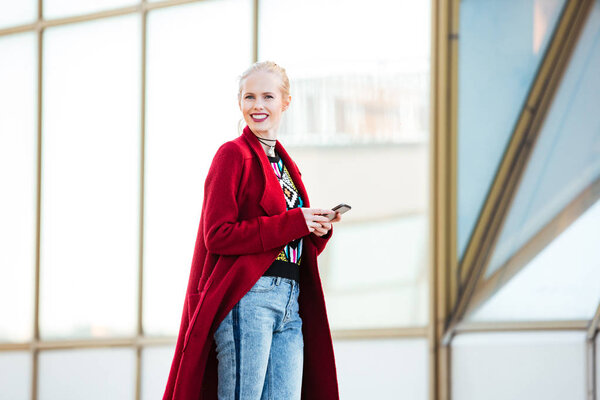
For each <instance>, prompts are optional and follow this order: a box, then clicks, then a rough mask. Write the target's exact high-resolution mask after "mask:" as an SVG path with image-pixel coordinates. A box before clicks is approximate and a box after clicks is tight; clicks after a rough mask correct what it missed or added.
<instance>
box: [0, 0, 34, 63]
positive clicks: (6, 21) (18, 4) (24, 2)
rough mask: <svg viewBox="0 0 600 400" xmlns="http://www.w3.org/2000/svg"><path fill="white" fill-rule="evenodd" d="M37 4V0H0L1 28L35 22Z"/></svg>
mask: <svg viewBox="0 0 600 400" xmlns="http://www.w3.org/2000/svg"><path fill="white" fill-rule="evenodd" d="M37 5H38V2H37V0H19V1H13V0H0V29H2V28H8V27H11V26H17V25H23V24H29V23H32V22H34V21H35V20H36V19H37V9H38V8H37ZM2 60H4V58H3V57H2ZM0 68H1V67H0Z"/></svg>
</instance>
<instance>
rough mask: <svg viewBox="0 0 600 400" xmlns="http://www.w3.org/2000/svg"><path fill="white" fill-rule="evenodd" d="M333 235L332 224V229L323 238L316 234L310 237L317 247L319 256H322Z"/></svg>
mask: <svg viewBox="0 0 600 400" xmlns="http://www.w3.org/2000/svg"><path fill="white" fill-rule="evenodd" d="M331 235H333V224H331V229H330V230H329V232H327V233H326V234H325V235H323V236H317V235H315V234H314V233H311V234H310V235H308V237H310V240H311V241H312V242H313V244H314V245H315V247H316V248H317V255H319V254H321V253H322V252H323V250H325V246H326V245H327V242H328V241H329V239H331Z"/></svg>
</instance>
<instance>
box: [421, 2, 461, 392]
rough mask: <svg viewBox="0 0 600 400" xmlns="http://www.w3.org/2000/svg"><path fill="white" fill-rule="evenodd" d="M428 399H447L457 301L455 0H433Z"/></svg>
mask: <svg viewBox="0 0 600 400" xmlns="http://www.w3.org/2000/svg"><path fill="white" fill-rule="evenodd" d="M431 8H432V16H431V18H432V19H431V21H432V23H431V38H432V44H431V60H432V62H431V117H430V121H431V124H430V126H431V129H430V135H431V140H430V150H429V151H430V157H429V159H430V168H429V169H430V174H431V175H430V185H431V186H430V188H431V190H430V196H429V198H430V200H429V205H430V206H429V208H430V210H431V211H430V213H431V214H430V215H431V218H430V222H429V230H430V240H429V242H430V249H429V257H430V262H429V265H430V269H429V276H430V278H429V280H430V282H429V288H430V289H429V291H430V295H429V296H430V299H431V300H430V317H429V327H428V331H429V335H428V339H429V349H430V350H429V352H430V354H429V382H430V389H429V398H430V399H431V400H436V399H439V400H447V399H449V398H450V389H451V375H450V373H451V371H450V366H451V364H450V357H451V354H450V346H448V345H447V344H444V343H442V341H441V339H442V337H443V335H444V333H445V330H446V321H447V320H448V318H449V316H450V311H451V306H452V304H453V302H454V301H455V297H456V292H457V290H456V287H457V281H456V279H454V278H455V276H456V274H455V273H454V271H456V269H457V266H458V263H457V255H456V235H455V234H454V232H456V209H457V207H456V204H457V203H456V201H457V193H456V188H457V185H456V181H457V168H456V166H457V162H456V161H457V159H456V157H457V112H456V110H457V108H456V107H457V101H456V99H457V87H458V86H457V84H458V79H457V77H458V75H457V74H455V73H453V71H456V69H457V66H458V43H457V38H458V0H432V7H431Z"/></svg>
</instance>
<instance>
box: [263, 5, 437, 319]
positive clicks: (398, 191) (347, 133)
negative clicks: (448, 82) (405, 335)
mask: <svg viewBox="0 0 600 400" xmlns="http://www.w3.org/2000/svg"><path fill="white" fill-rule="evenodd" d="M315 10H318V12H315ZM259 11H260V12H259V15H260V21H261V22H260V26H259V59H260V60H274V61H275V62H277V63H279V64H281V65H282V66H283V67H284V68H285V69H286V71H287V73H288V76H289V78H290V86H291V96H292V102H291V104H290V108H289V109H288V110H287V111H286V112H285V115H284V116H283V118H282V122H281V127H280V132H279V137H281V141H282V143H283V144H284V145H286V146H288V148H289V149H290V152H291V153H292V156H293V157H294V158H295V160H296V163H297V164H298V166H299V168H300V170H301V171H302V179H303V182H304V185H305V186H306V188H307V192H308V195H309V197H310V202H311V206H312V207H323V208H325V207H328V208H330V207H333V206H335V205H337V204H338V203H341V202H344V203H347V204H349V205H351V206H352V210H351V211H350V212H348V213H346V214H345V215H344V217H343V220H342V222H341V223H339V224H337V225H336V227H335V228H334V231H335V232H334V234H333V235H334V238H333V239H332V240H331V241H330V242H329V244H328V245H327V246H328V247H327V248H326V249H325V251H324V252H323V253H322V254H321V255H320V258H319V270H320V273H321V277H322V281H323V285H324V289H325V295H326V301H327V306H328V316H329V318H330V322H331V327H332V329H350V328H366V327H369V328H377V327H392V326H422V325H425V324H426V323H427V315H428V311H427V300H426V298H427V293H428V286H427V283H426V282H427V238H428V219H427V215H428V211H427V207H428V196H429V192H428V182H429V173H428V161H429V144H428V136H429V125H428V119H429V79H430V78H429V71H430V54H429V49H430V41H429V40H430V19H431V16H430V4H429V2H411V1H407V0H403V1H396V2H389V1H384V0H377V1H374V2H369V3H368V4H367V3H365V2H363V1H357V0H352V1H350V2H344V6H343V7H340V4H339V3H338V2H336V1H316V0H310V1H308V2H301V3H299V2H294V1H289V0H288V1H282V0H264V1H261V2H260V10H259ZM291 15H293V16H294V18H289V16H291ZM307 21H310V29H307ZM357 27H360V28H357ZM281 32H286V34H284V35H282V34H281Z"/></svg>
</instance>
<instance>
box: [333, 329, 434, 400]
mask: <svg viewBox="0 0 600 400" xmlns="http://www.w3.org/2000/svg"><path fill="white" fill-rule="evenodd" d="M333 346H334V351H335V360H336V367H337V374H338V382H339V389H340V398H341V399H345V400H364V399H410V400H426V399H429V353H428V344H427V340H425V339H376V340H364V339H361V340H335V341H334V342H333Z"/></svg>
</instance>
